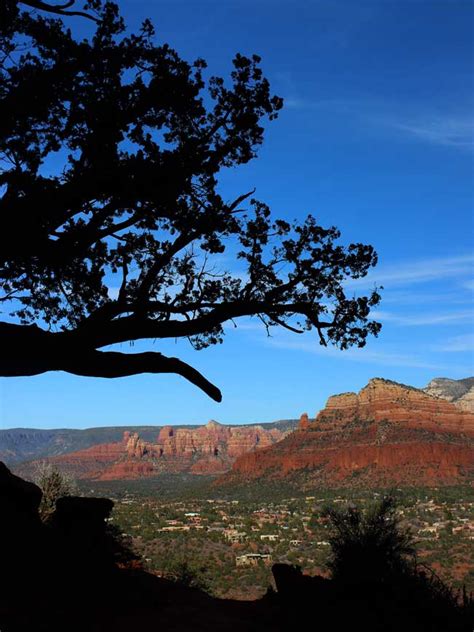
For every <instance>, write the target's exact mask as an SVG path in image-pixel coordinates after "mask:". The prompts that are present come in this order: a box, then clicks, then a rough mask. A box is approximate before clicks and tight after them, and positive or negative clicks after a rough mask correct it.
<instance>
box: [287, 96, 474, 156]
mask: <svg viewBox="0 0 474 632" xmlns="http://www.w3.org/2000/svg"><path fill="white" fill-rule="evenodd" d="M285 107H286V108H288V109H290V110H298V111H302V110H309V111H311V110H326V111H328V112H330V113H331V114H339V115H340V116H341V117H344V119H345V120H350V119H352V121H355V122H356V124H357V125H358V126H359V127H366V128H367V127H369V126H370V127H372V128H373V127H375V128H379V129H385V130H393V131H395V132H396V133H397V135H398V136H400V135H402V136H405V137H407V138H412V139H414V140H418V141H420V142H424V143H429V144H432V145H442V146H445V147H455V148H459V149H472V148H473V147H474V116H473V115H472V114H471V112H470V110H469V108H468V107H467V106H466V107H464V108H463V111H456V112H453V111H451V112H448V111H446V112H443V113H441V114H439V113H435V112H434V111H433V109H429V108H426V106H425V105H424V104H419V103H406V102H405V103H403V102H389V101H386V100H384V99H377V98H370V97H369V98H363V97H362V98H358V97H351V96H345V97H340V98H333V99H307V98H305V97H304V96H301V95H298V96H296V94H295V92H294V91H293V93H292V96H289V97H288V98H285Z"/></svg>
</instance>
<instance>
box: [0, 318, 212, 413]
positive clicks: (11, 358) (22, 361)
mask: <svg viewBox="0 0 474 632" xmlns="http://www.w3.org/2000/svg"><path fill="white" fill-rule="evenodd" d="M0 349H1V353H0V376H2V377H14V376H26V375H40V374H41V373H46V372H48V371H66V372H67V373H73V374H74V375H85V376H91V377H105V378H116V377H125V376H128V375H137V374H138V373H176V374H177V375H181V376H182V377H184V378H185V379H187V380H188V381H189V382H191V383H192V384H194V385H195V386H198V387H199V388H200V389H201V390H202V391H204V392H205V393H206V394H207V395H209V397H211V398H212V399H214V400H215V401H216V402H220V401H221V400H222V395H221V392H220V390H219V389H218V388H217V387H216V386H215V385H214V384H212V383H211V382H209V380H207V379H206V378H205V377H204V376H203V375H202V374H201V373H199V371H197V370H196V369H194V368H193V367H192V366H190V365H189V364H186V362H183V361H181V360H179V359H178V358H169V357H167V356H164V355H162V354H161V353H157V352H145V353H131V354H128V353H118V352H115V351H97V350H96V349H94V348H93V347H92V346H91V345H88V344H85V342H84V340H82V339H77V337H76V336H75V334H74V333H73V332H61V333H51V332H48V331H44V330H43V329H40V328H39V327H37V326H36V325H14V324H12V323H0Z"/></svg>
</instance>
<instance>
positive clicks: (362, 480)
mask: <svg viewBox="0 0 474 632" xmlns="http://www.w3.org/2000/svg"><path fill="white" fill-rule="evenodd" d="M473 438H474V415H473V414H471V413H469V412H466V411H462V410H459V409H458V408H457V407H456V406H455V405H454V404H452V403H450V402H447V401H446V400H442V399H439V398H437V397H433V396H431V395H428V394H427V393H424V392H423V391H421V390H418V389H415V388H412V387H409V386H405V385H402V384H397V383H395V382H390V381H388V380H383V379H380V378H376V379H373V380H371V381H370V382H369V384H368V385H367V386H366V387H365V388H363V389H362V390H361V391H360V392H359V393H344V394H342V395H335V396H332V397H330V398H329V399H328V402H327V404H326V407H325V408H324V410H322V411H321V412H320V413H319V414H318V415H317V417H316V419H315V420H314V421H312V422H309V420H307V419H306V417H305V416H304V415H303V416H302V420H301V422H300V427H299V429H298V430H297V431H295V432H294V433H292V434H291V435H290V436H288V437H286V438H285V439H284V440H283V441H281V442H280V443H278V444H277V445H275V446H272V447H269V448H266V449H264V450H259V451H257V452H254V453H251V454H245V455H243V456H241V457H239V458H238V459H237V461H236V462H235V464H234V466H233V468H232V470H231V472H229V473H228V474H227V475H225V476H224V477H222V478H221V479H219V481H218V482H217V484H219V485H226V484H240V483H242V482H246V481H252V480H257V479H258V480H259V481H261V480H263V479H279V478H282V479H283V478H284V479H285V480H287V481H290V480H291V479H293V480H294V481H295V482H298V484H300V485H303V486H313V485H324V486H335V487H339V486H346V485H347V486H349V485H350V486H354V485H363V486H372V487H379V486H387V485H431V484H433V485H439V484H457V483H462V482H468V481H472V478H473V475H474V450H473Z"/></svg>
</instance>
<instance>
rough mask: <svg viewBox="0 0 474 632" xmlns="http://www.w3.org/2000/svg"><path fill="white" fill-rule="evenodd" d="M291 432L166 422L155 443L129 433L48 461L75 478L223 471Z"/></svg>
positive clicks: (253, 427)
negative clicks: (250, 452)
mask: <svg viewBox="0 0 474 632" xmlns="http://www.w3.org/2000/svg"><path fill="white" fill-rule="evenodd" d="M287 434H288V432H287V431H285V432H284V431H281V430H278V428H271V429H268V430H267V429H265V428H263V426H260V425H255V426H233V427H231V426H225V425H223V424H220V423H218V422H217V421H209V422H208V423H207V424H206V425H205V426H200V427H199V428H189V429H187V428H178V429H176V428H174V427H173V426H164V427H163V428H162V429H161V430H160V432H159V434H158V436H157V438H156V440H155V441H153V442H147V441H144V440H142V439H141V438H140V436H139V435H138V433H136V432H133V433H132V432H129V431H125V432H124V434H123V439H122V441H121V442H115V443H106V444H100V445H96V446H93V447H91V448H87V449H86V450H79V451H76V452H71V453H69V454H65V455H62V456H58V457H53V458H51V459H48V460H49V461H50V462H53V463H55V464H56V465H57V466H58V467H60V469H62V470H63V471H67V472H69V473H71V474H72V475H73V476H75V477H76V478H81V479H95V480H120V479H136V478H142V477H150V476H157V475H159V474H163V473H174V474H176V473H190V474H222V473H223V472H226V471H228V470H229V469H230V468H231V467H232V464H233V463H234V461H235V459H236V458H237V457H239V456H241V455H242V454H245V453H246V452H249V451H253V450H257V449H259V448H265V447H268V446H271V445H273V444H274V443H276V442H277V441H280V440H281V439H283V438H284V437H285V436H286V435H287Z"/></svg>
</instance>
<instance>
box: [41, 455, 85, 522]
mask: <svg viewBox="0 0 474 632" xmlns="http://www.w3.org/2000/svg"><path fill="white" fill-rule="evenodd" d="M34 482H35V483H36V484H37V485H38V487H39V488H40V489H41V491H42V492H43V497H42V498H41V504H40V506H39V513H40V517H41V520H43V522H47V521H48V520H49V519H50V518H51V516H52V515H53V513H54V510H55V509H56V503H57V501H58V500H59V498H63V497H64V496H74V495H76V494H77V493H78V490H77V486H76V482H75V481H74V479H73V478H72V477H71V476H70V475H69V474H66V473H65V472H61V471H60V470H58V468H57V467H56V466H54V465H53V464H52V463H48V462H47V461H43V462H42V463H40V464H39V466H38V468H37V471H36V473H35V476H34Z"/></svg>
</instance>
